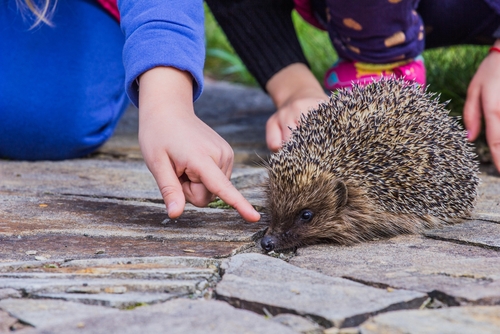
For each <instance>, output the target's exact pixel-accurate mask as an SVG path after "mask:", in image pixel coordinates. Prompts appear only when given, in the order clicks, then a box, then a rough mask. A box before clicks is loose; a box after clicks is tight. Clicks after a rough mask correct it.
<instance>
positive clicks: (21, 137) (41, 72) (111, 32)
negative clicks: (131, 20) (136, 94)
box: [0, 0, 129, 160]
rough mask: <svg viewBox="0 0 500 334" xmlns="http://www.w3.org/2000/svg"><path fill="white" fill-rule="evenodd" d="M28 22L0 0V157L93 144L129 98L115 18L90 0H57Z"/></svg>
mask: <svg viewBox="0 0 500 334" xmlns="http://www.w3.org/2000/svg"><path fill="white" fill-rule="evenodd" d="M51 21H52V23H53V27H50V26H47V25H45V24H43V23H42V24H41V25H40V26H37V27H35V28H34V29H32V30H30V29H29V28H30V26H31V24H32V22H33V21H32V20H29V19H26V18H25V19H23V16H22V15H21V14H20V13H19V11H18V9H17V7H16V4H15V0H6V1H0V158H9V159H15V160H59V159H68V158H77V157H82V156H85V155H87V154H89V153H91V152H92V151H95V150H96V149H97V148H98V147H99V146H100V145H102V144H103V143H104V142H105V141H106V140H107V139H108V138H109V137H110V136H111V135H112V133H113V130H114V129H115V127H116V124H117V122H118V120H119V118H120V116H121V115H122V114H123V112H124V110H125V108H126V107H127V105H128V103H129V101H128V98H127V96H126V94H125V89H124V77H125V75H124V68H123V65H122V58H121V52H122V48H123V44H124V37H123V34H122V32H121V30H120V26H119V24H118V22H117V21H116V20H114V19H113V18H112V17H111V16H109V15H108V14H107V13H106V12H105V11H104V10H103V9H101V8H100V7H99V6H98V5H97V3H95V2H93V1H84V0H80V1H76V0H72V1H59V2H58V4H57V7H56V10H55V13H54V16H53V17H52V19H51Z"/></svg>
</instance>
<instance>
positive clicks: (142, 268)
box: [0, 257, 219, 308]
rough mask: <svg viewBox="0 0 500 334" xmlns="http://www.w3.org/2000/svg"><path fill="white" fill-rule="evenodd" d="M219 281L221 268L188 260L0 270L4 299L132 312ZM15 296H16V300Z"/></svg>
mask: <svg viewBox="0 0 500 334" xmlns="http://www.w3.org/2000/svg"><path fill="white" fill-rule="evenodd" d="M217 280H219V274H218V265H217V262H216V261H214V260H212V259H200V258H190V257H184V258H182V257H177V258H175V257H163V258H162V257H155V258H121V259H102V260H77V261H68V262H64V263H55V265H54V266H53V267H48V266H47V263H39V262H19V263H4V264H1V265H0V293H1V292H2V291H5V292H8V293H5V295H6V296H5V297H14V296H15V297H20V292H19V291H22V293H23V294H24V295H25V296H27V297H30V298H42V299H62V300H66V301H75V302H80V303H83V304H88V305H101V306H107V307H115V308H128V307H131V306H134V305H137V304H153V303H158V302H164V301H167V300H170V299H172V298H176V297H179V296H187V295H189V294H195V293H200V294H201V293H202V291H205V290H206V289H209V288H210V287H211V286H212V285H213V284H215V282H216V281H217ZM15 293H17V295H15Z"/></svg>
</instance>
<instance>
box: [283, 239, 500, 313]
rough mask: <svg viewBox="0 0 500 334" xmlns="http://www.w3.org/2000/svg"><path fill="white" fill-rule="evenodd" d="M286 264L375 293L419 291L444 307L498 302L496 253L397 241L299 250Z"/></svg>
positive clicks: (499, 265) (499, 263)
mask: <svg viewBox="0 0 500 334" xmlns="http://www.w3.org/2000/svg"><path fill="white" fill-rule="evenodd" d="M290 263H291V264H293V265H296V266H299V267H301V268H305V269H311V270H315V271H317V272H320V273H323V274H326V275H329V276H333V277H345V278H349V279H351V280H354V281H358V282H363V283H365V284H368V285H372V286H377V287H381V288H386V287H390V288H397V289H408V290H414V291H420V292H425V293H428V294H429V295H430V296H432V297H435V298H438V299H439V300H441V301H443V302H445V303H447V304H448V305H467V304H486V305H490V304H498V303H500V257H499V256H498V251H495V250H491V249H484V248H481V247H475V246H472V245H461V244H456V243H450V242H443V241H440V240H433V239H427V238H425V237H422V236H416V235H413V236H400V237H396V238H392V239H389V240H380V241H373V242H366V243H362V244H357V245H354V246H351V247H345V246H335V245H319V246H313V247H307V248H302V249H299V251H298V253H297V256H296V257H294V258H292V259H291V260H290Z"/></svg>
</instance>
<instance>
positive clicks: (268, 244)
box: [260, 235, 275, 252]
mask: <svg viewBox="0 0 500 334" xmlns="http://www.w3.org/2000/svg"><path fill="white" fill-rule="evenodd" d="M260 245H261V247H262V248H263V249H264V250H265V251H266V252H270V251H272V250H273V249H274V247H275V244H274V238H273V237H271V236H269V235H266V236H264V237H263V238H262V240H261V241H260Z"/></svg>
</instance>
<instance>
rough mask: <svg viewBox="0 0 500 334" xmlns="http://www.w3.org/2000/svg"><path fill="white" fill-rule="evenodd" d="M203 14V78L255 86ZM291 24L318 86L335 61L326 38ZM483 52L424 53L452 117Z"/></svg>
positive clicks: (431, 81) (431, 80)
mask: <svg viewBox="0 0 500 334" xmlns="http://www.w3.org/2000/svg"><path fill="white" fill-rule="evenodd" d="M205 13H206V23H205V26H206V40H207V60H206V64H205V66H206V68H205V74H206V75H207V76H209V77H212V78H215V79H223V80H228V81H233V82H239V83H243V84H246V85H252V86H255V85H257V84H256V81H255V79H254V78H253V77H252V75H251V74H250V73H249V72H248V71H247V70H246V68H245V65H244V64H243V62H242V61H241V60H240V58H239V57H238V56H237V55H236V53H235V52H234V50H233V48H232V47H231V45H230V44H229V42H228V41H227V39H226V37H225V35H224V33H223V32H222V30H221V29H220V27H219V26H218V25H217V22H216V21H215V19H214V17H213V16H212V14H211V13H210V11H209V10H208V8H206V9H205ZM293 21H294V24H295V28H296V30H297V34H298V36H299V40H300V43H301V45H302V48H303V50H304V53H305V55H306V57H307V59H308V60H309V63H310V66H311V70H312V72H313V73H314V75H315V76H316V77H317V78H318V80H320V82H322V80H323V79H322V78H323V74H324V73H325V71H326V70H327V69H328V68H329V67H330V66H331V65H332V64H333V63H334V62H335V60H336V59H337V55H336V53H335V51H334V50H333V48H332V46H331V43H330V39H329V37H328V34H327V33H326V32H323V31H320V30H318V29H316V28H314V27H312V26H310V25H309V24H307V23H306V22H304V21H303V20H302V18H300V17H299V15H297V13H295V12H294V13H293ZM487 52H488V48H487V47H484V46H459V47H448V48H440V49H434V50H427V51H425V52H424V59H425V64H426V68H427V84H428V85H429V90H430V91H433V92H438V93H440V94H441V97H440V99H441V101H442V102H444V101H448V100H451V102H450V104H449V105H448V108H449V109H450V110H451V113H452V114H453V115H461V114H462V109H463V105H464V102H465V95H466V92H467V86H468V84H469V82H470V80H471V78H472V76H473V75H474V73H475V71H476V69H477V67H478V66H479V64H480V63H481V61H482V59H483V58H484V57H485V55H486V54H487Z"/></svg>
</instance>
